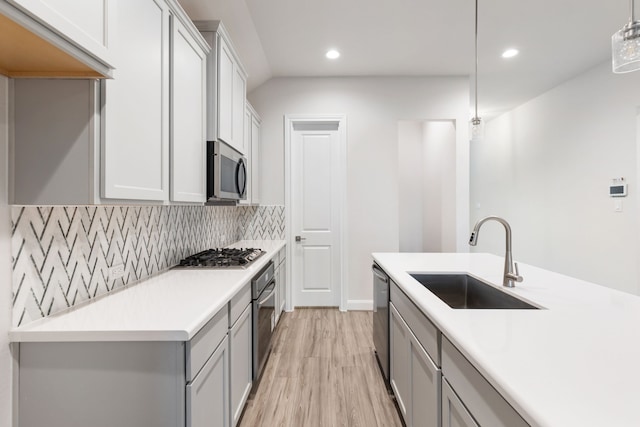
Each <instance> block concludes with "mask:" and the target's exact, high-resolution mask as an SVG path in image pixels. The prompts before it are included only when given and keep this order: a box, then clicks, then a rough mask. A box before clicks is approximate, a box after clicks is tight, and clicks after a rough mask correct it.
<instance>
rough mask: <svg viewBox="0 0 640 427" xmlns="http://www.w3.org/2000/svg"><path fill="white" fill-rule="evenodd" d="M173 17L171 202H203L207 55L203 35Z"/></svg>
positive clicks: (204, 193) (204, 199)
mask: <svg viewBox="0 0 640 427" xmlns="http://www.w3.org/2000/svg"><path fill="white" fill-rule="evenodd" d="M172 18H173V20H172V37H171V42H172V50H171V51H172V61H171V67H172V68H171V80H172V85H171V99H172V124H173V126H172V127H171V201H172V202H200V203H204V202H205V201H206V196H207V188H206V183H205V177H206V143H207V140H206V130H207V128H206V96H207V94H206V72H207V63H206V59H207V55H206V51H205V48H204V47H203V46H202V44H199V43H198V41H199V40H202V38H201V37H200V34H199V33H198V34H197V38H196V37H194V36H193V35H192V34H191V33H190V32H189V30H188V29H187V27H185V25H184V24H182V23H181V22H180V21H179V20H178V19H177V18H175V17H172ZM202 43H204V40H202ZM205 46H206V45H205Z"/></svg>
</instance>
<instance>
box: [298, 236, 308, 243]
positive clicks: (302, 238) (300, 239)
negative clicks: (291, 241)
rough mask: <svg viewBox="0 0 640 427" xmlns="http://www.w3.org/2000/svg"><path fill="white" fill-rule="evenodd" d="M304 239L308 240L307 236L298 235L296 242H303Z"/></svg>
mask: <svg viewBox="0 0 640 427" xmlns="http://www.w3.org/2000/svg"><path fill="white" fill-rule="evenodd" d="M303 240H307V239H306V237H300V236H296V242H302V241H303Z"/></svg>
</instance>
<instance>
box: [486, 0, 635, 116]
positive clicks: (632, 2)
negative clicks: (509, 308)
mask: <svg viewBox="0 0 640 427" xmlns="http://www.w3.org/2000/svg"><path fill="white" fill-rule="evenodd" d="M631 4H632V7H633V0H631ZM475 54H476V72H475V77H476V78H475V80H476V84H475V105H476V115H475V117H474V119H477V118H478V0H476V30H475Z"/></svg>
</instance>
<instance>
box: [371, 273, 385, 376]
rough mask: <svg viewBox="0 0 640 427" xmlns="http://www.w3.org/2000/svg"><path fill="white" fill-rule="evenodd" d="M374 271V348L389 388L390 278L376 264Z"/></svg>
mask: <svg viewBox="0 0 640 427" xmlns="http://www.w3.org/2000/svg"><path fill="white" fill-rule="evenodd" d="M371 270H372V271H373V346H374V348H375V352H376V359H378V364H379V365H380V369H381V370H382V375H383V376H384V381H385V384H386V385H387V388H389V276H387V273H385V272H384V271H383V270H382V269H381V268H380V267H379V266H378V265H377V264H376V263H373V265H372V266H371Z"/></svg>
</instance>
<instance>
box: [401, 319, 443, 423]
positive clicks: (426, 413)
mask: <svg viewBox="0 0 640 427" xmlns="http://www.w3.org/2000/svg"><path fill="white" fill-rule="evenodd" d="M409 357H410V359H409V382H410V384H411V386H410V390H411V404H410V405H409V407H408V408H407V411H408V412H410V415H409V420H410V421H409V422H408V423H407V424H408V425H411V426H413V427H418V426H420V427H437V426H439V425H440V406H441V405H440V382H441V379H440V376H441V373H440V370H439V369H438V367H437V366H436V365H435V364H434V363H433V361H432V360H431V358H430V357H429V355H428V354H427V352H426V351H425V350H424V348H423V347H422V345H420V343H419V342H418V339H417V338H416V337H415V335H413V333H412V332H411V331H409Z"/></svg>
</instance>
